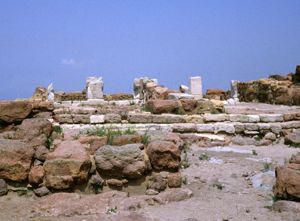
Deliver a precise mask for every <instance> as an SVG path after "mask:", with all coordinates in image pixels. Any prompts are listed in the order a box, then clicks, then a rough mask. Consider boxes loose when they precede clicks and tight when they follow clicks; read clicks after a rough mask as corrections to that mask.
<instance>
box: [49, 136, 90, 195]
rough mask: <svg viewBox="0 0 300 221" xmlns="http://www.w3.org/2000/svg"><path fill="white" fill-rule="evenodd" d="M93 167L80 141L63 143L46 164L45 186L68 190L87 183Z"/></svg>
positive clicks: (50, 155)
mask: <svg viewBox="0 0 300 221" xmlns="http://www.w3.org/2000/svg"><path fill="white" fill-rule="evenodd" d="M90 167H91V161H90V156H89V154H88V153H87V151H86V150H85V148H84V146H83V145H82V144H81V143H80V142H78V141H63V142H62V143H60V144H59V145H58V146H57V148H56V149H55V150H54V152H52V153H49V154H48V155H47V159H46V161H45V163H44V171H45V184H46V186H47V187H49V188H53V189H67V188H70V187H71V186H72V185H73V184H75V183H82V182H85V181H86V180H87V178H88V173H89V170H90Z"/></svg>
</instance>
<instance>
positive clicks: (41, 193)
mask: <svg viewBox="0 0 300 221" xmlns="http://www.w3.org/2000/svg"><path fill="white" fill-rule="evenodd" d="M33 192H34V193H35V195H37V196H40V197H41V196H46V195H48V194H49V193H50V190H49V189H48V188H47V187H45V186H42V187H39V188H37V189H34V190H33Z"/></svg>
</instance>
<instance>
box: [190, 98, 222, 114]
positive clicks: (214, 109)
mask: <svg viewBox="0 0 300 221" xmlns="http://www.w3.org/2000/svg"><path fill="white" fill-rule="evenodd" d="M193 113H194V114H204V113H211V114H218V113H224V104H223V103H222V102H221V101H219V102H216V100H215V101H214V100H205V99H202V100H198V101H197V107H196V108H195V110H194V111H193Z"/></svg>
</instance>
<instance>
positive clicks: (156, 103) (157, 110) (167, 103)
mask: <svg viewBox="0 0 300 221" xmlns="http://www.w3.org/2000/svg"><path fill="white" fill-rule="evenodd" d="M146 107H147V108H148V109H149V110H150V112H151V113H153V114H162V113H176V112H178V110H179V103H178V101H176V100H150V101H148V102H147V104H146Z"/></svg>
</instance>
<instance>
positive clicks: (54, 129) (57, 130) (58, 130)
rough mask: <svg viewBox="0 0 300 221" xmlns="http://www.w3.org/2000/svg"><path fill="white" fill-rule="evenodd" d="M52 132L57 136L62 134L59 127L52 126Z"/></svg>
mask: <svg viewBox="0 0 300 221" xmlns="http://www.w3.org/2000/svg"><path fill="white" fill-rule="evenodd" d="M53 131H54V132H56V133H58V134H62V132H63V130H62V128H61V127H60V126H54V127H53Z"/></svg>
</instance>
